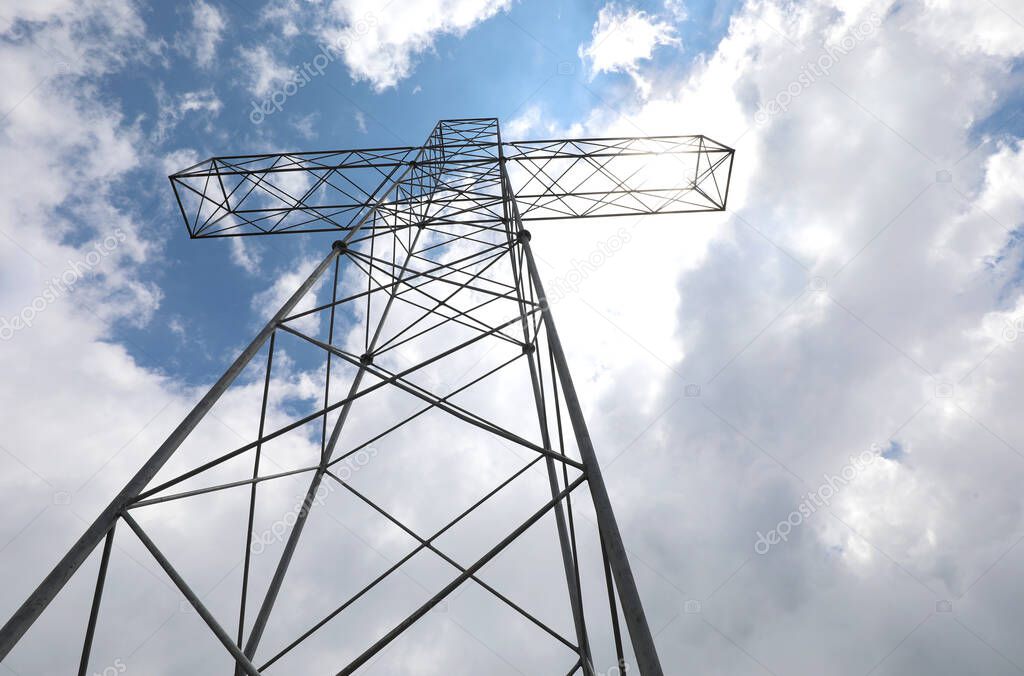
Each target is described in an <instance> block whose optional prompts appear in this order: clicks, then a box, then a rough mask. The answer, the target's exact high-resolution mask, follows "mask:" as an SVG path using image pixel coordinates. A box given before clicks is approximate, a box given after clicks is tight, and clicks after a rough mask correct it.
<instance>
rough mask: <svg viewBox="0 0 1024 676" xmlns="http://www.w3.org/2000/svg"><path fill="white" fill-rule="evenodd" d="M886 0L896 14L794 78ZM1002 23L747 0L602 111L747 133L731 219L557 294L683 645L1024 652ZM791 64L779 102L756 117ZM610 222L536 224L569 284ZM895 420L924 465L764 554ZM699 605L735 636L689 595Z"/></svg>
mask: <svg viewBox="0 0 1024 676" xmlns="http://www.w3.org/2000/svg"><path fill="white" fill-rule="evenodd" d="M873 13H874V16H877V17H878V20H877V21H878V23H881V26H880V27H878V28H877V30H872V31H869V33H870V35H869V36H868V37H867V38H866V39H864V40H861V41H859V42H858V44H857V46H856V47H855V48H854V49H852V50H850V51H849V52H848V53H846V54H845V55H841V56H839V58H838V62H837V63H835V64H834V65H833V66H832V67H831V69H830V71H829V74H828V75H826V76H821V77H818V78H817V79H816V80H815V81H814V82H813V83H810V84H807V83H806V82H801V80H800V79H799V78H801V76H802V74H804V73H806V64H808V63H809V62H814V61H815V60H816V59H817V58H818V56H819V55H820V54H822V52H823V50H824V49H825V47H823V45H831V46H836V45H839V44H841V43H842V41H843V39H844V35H846V34H847V33H848V32H849V31H852V30H856V29H857V27H858V26H871V25H875V24H876V19H875V18H873ZM999 16H1000V13H999V11H998V10H997V9H995V8H993V7H991V6H990V5H988V4H986V3H980V4H976V5H967V4H964V3H936V2H926V3H906V2H901V3H898V6H897V5H895V4H893V3H887V2H802V3H791V2H781V1H779V2H757V3H748V4H747V5H745V6H744V7H743V8H742V9H741V10H740V11H738V12H737V13H736V14H735V15H734V16H733V18H732V20H731V24H730V29H729V33H728V35H727V36H726V38H725V39H724V40H723V41H722V42H721V44H720V45H718V47H717V49H716V50H715V51H714V52H713V53H712V54H709V55H708V56H707V57H706V59H705V60H704V61H701V62H698V63H697V64H696V66H695V68H694V71H693V72H692V73H691V74H690V75H689V76H687V77H685V78H682V79H681V80H677V81H676V82H674V83H672V86H671V87H668V88H666V89H665V90H664V91H659V92H658V94H659V99H661V98H664V100H658V101H652V102H647V103H644V104H642V105H639V106H637V107H635V108H633V109H630V110H627V111H613V110H609V109H606V108H599V109H595V110H594V111H593V113H592V115H591V116H590V118H589V119H588V121H587V122H588V128H587V133H588V135H597V136H604V135H616V134H621V135H632V134H660V133H705V134H708V135H709V136H711V137H713V138H716V139H717V140H720V141H722V142H724V143H726V144H734V145H735V146H736V147H737V155H736V164H735V169H734V172H733V181H734V182H733V189H732V193H731V197H730V202H731V203H730V212H731V213H730V214H725V215H722V216H689V217H679V218H677V217H664V218H661V219H653V218H652V219H647V220H646V221H644V222H643V223H642V224H639V225H637V226H636V228H635V230H634V231H633V238H632V241H631V242H630V244H629V245H628V246H627V247H625V248H624V249H623V250H622V251H621V252H619V253H617V254H616V256H615V257H614V258H613V259H611V260H610V261H609V262H608V263H607V264H606V265H605V266H604V267H602V268H601V269H599V270H598V271H596V272H595V273H593V274H591V275H590V276H589V277H588V279H587V280H586V281H585V282H584V283H583V284H582V285H581V289H580V292H579V296H578V297H576V298H570V299H567V300H565V301H563V302H562V303H560V304H559V305H558V307H556V309H555V312H556V317H557V318H558V320H559V323H560V327H561V329H562V332H563V341H564V342H565V343H566V345H567V346H571V347H570V348H569V349H570V361H571V362H572V365H573V367H574V370H575V372H576V373H578V374H580V379H582V380H584V382H586V383H587V384H586V389H587V394H586V395H585V398H586V401H585V405H586V406H587V407H588V413H589V414H590V415H589V419H590V420H591V421H592V433H593V434H594V436H595V438H596V443H597V445H598V447H599V449H601V450H600V453H601V454H602V457H603V458H604V460H605V462H606V463H611V462H612V460H613V459H614V458H616V455H617V454H618V453H619V451H623V455H622V456H621V457H618V458H617V459H615V460H614V463H613V464H611V466H610V467H609V468H607V469H606V472H605V476H606V478H607V479H608V480H609V482H610V483H611V484H612V493H613V500H614V501H615V504H616V505H617V506H618V507H619V518H620V525H621V527H622V529H623V531H624V532H625V533H626V534H627V535H626V537H627V540H628V542H629V545H630V548H631V551H632V554H633V558H634V561H635V562H636V564H635V565H636V568H635V569H637V568H638V569H640V570H641V571H642V572H640V573H639V575H640V577H641V580H642V581H641V589H642V592H643V593H644V598H645V599H646V600H648V604H649V606H648V613H649V616H650V617H651V618H652V620H653V622H654V623H655V625H656V626H657V627H658V629H659V630H660V633H659V635H658V644H659V646H660V648H661V651H662V659H663V662H664V663H666V664H669V665H679V664H686V663H693V662H695V661H696V662H697V663H700V664H705V665H712V666H711V667H710V668H711V672H712V673H723V674H724V673H745V672H747V671H750V670H751V669H755V670H756V669H757V667H755V666H753V663H752V660H756V661H757V662H760V663H761V664H763V665H764V666H765V668H766V669H770V670H771V671H773V672H775V673H796V674H802V673H807V674H810V673H816V671H818V670H819V669H820V664H822V663H825V662H826V661H827V663H828V665H829V668H828V670H829V671H830V672H831V673H841V674H859V673H866V672H868V671H871V670H872V669H875V667H876V666H878V668H877V669H875V673H906V674H924V673H938V672H941V671H943V669H946V668H947V666H946V665H948V664H950V663H952V661H958V663H959V664H963V665H972V666H970V667H968V666H964V667H963V668H964V669H967V670H971V669H976V670H981V671H988V672H991V673H1012V671H1013V668H1012V667H1010V666H1008V664H1007V662H1006V661H1005V660H1006V659H1009V660H1012V661H1014V662H1015V663H1018V664H1019V663H1020V660H1021V659H1022V657H1024V654H1022V652H1021V649H1020V647H1019V646H1018V645H1017V644H1018V642H1017V641H1016V638H1015V636H1014V634H1013V631H1012V629H1011V627H1013V626H1015V621H1016V620H1015V619H1014V615H1013V611H1011V610H1010V608H1014V607H1017V606H1018V605H1019V604H1020V602H1021V598H1020V594H1019V593H1018V592H1017V585H1016V584H1015V583H1014V580H1013V572H1014V571H1015V570H1016V568H1017V567H1018V566H1019V551H1017V550H1016V549H1014V546H1015V544H1016V543H1017V542H1018V539H1019V537H1020V530H1021V525H1022V524H1021V518H1020V508H1019V496H1017V494H1016V493H1017V491H1016V487H1015V480H1013V479H1009V478H1008V477H1011V476H1013V477H1015V476H1017V475H1018V473H1019V472H1020V471H1021V467H1022V464H1021V463H1022V460H1021V456H1020V455H1019V452H1020V451H1021V449H1022V444H1024V427H1022V425H1021V424H1020V422H1019V420H1020V418H1019V416H1017V415H1016V414H1014V413H1013V412H1012V411H1013V410H1014V407H1015V406H1017V407H1019V406H1020V404H1021V403H1022V402H1021V399H1020V392H1019V387H1016V384H1015V383H1017V382H1019V380H1018V379H1019V377H1020V376H1019V374H1020V372H1021V364H1022V363H1024V362H1022V361H1021V359H1020V350H1021V345H1022V344H1024V343H1022V342H1021V339H1020V338H1016V339H1015V340H1013V341H1009V340H1007V339H1006V336H1014V335H1018V336H1019V335H1024V334H1021V332H1017V331H1016V328H1015V327H1016V324H1015V322H1016V319H1017V318H1018V317H1020V316H1021V309H1022V307H1024V304H1022V301H1024V297H1022V290H1021V285H1020V273H1019V270H1020V269H1021V268H1020V261H1021V259H1022V258H1024V251H1022V247H1021V244H1020V235H1019V232H1020V230H1019V228H1020V227H1021V224H1022V223H1024V195H1022V194H1021V192H1020V190H1019V189H1017V188H1015V186H1016V185H1018V184H1019V172H1020V170H1021V164H1020V163H1021V162H1022V161H1024V152H1022V148H1021V145H1020V143H1019V141H1018V140H1016V139H1014V140H1000V138H999V137H993V138H989V139H987V140H986V139H978V138H975V137H974V136H973V135H972V133H971V132H970V131H969V130H970V129H971V126H972V124H974V123H976V122H977V121H978V120H981V119H984V118H985V117H986V116H988V115H989V114H991V113H992V112H993V111H994V110H996V109H997V107H998V106H999V105H1000V104H999V103H998V102H1005V101H1006V100H1007V97H1009V96H1013V95H1014V94H1013V91H1014V79H1013V78H1012V77H1007V73H1009V72H1010V70H1009V69H1010V68H1012V66H1011V64H1012V63H1013V62H1014V60H1015V59H1019V58H1020V56H1021V54H1022V53H1024V42H1021V41H1020V40H1019V39H1018V40H1016V41H1012V40H1010V39H1009V38H1008V34H1009V32H1010V31H1011V30H1012V25H1013V23H1012V21H1009V20H1008V19H1007V17H1006V16H1005V15H1002V17H1003V18H1002V19H1001V20H1000V19H999ZM956 26H960V27H963V26H969V27H971V29H969V30H957V29H956V28H954V27H956ZM595 33H596V31H595ZM1018 35H1019V31H1018ZM783 36H785V37H783ZM794 45H796V47H794ZM927 69H939V70H941V72H943V73H944V77H943V78H937V79H932V78H921V76H920V74H921V73H922V72H925V71H926V70H927ZM638 73H639V75H640V76H641V77H643V78H648V79H654V78H655V77H656V76H658V75H660V74H659V73H658V72H657V71H656V70H654V69H651V68H650V67H649V66H643V65H640V66H638ZM658 82H661V80H660V79H659V80H658ZM794 84H795V85H796V86H794V87H793V89H794V90H795V91H797V92H798V93H797V95H796V96H794V97H792V100H791V101H790V105H789V106H788V108H787V110H786V111H785V112H781V113H779V114H777V115H774V116H772V117H770V119H768V120H767V121H762V122H759V121H758V120H757V119H755V116H756V113H757V111H758V110H759V105H760V104H763V103H765V102H768V101H771V100H773V99H775V97H776V96H777V95H778V94H779V93H780V92H785V91H787V90H788V89H789V88H790V87H791V85H794ZM995 126H996V127H997V128H998V127H999V125H998V123H997V124H996V125H995ZM1004 129H1005V128H1004ZM1003 133H1005V131H1004V132H1003ZM980 141H985V142H984V143H982V145H981V146H980V147H977V149H976V150H973V152H971V151H972V149H973V148H975V147H976V146H977V145H978V143H979V142H980ZM943 170H948V171H950V172H951V175H952V180H951V181H950V182H945V179H942V178H940V180H939V182H937V181H936V179H937V177H941V176H942V174H940V173H939V172H941V171H943ZM614 227H615V226H613V224H608V225H606V226H597V225H596V224H595V225H591V224H588V227H587V228H582V227H579V228H572V227H569V228H566V227H563V226H562V224H553V225H550V226H540V225H538V226H531V230H532V231H533V243H534V246H535V247H536V249H537V250H538V252H539V253H540V255H541V256H542V257H543V258H544V259H545V260H546V261H547V263H548V264H549V265H550V267H548V268H547V271H548V274H549V275H551V276H552V277H554V278H557V277H558V275H559V274H564V271H566V270H569V269H571V268H572V261H571V258H572V257H573V256H576V257H582V255H583V254H584V253H585V252H586V251H587V250H588V246H590V244H589V243H590V242H591V241H599V240H600V239H601V238H603V237H606V236H607V234H608V233H609V232H613V231H614V230H613V228H614ZM1015 229H1016V230H1015ZM1009 231H1015V232H1016V234H1011V233H1010V232H1009ZM581 240H582V241H581ZM794 259H795V260H794ZM851 261H852V262H851ZM815 278H820V279H821V280H823V281H824V282H825V284H824V292H822V291H819V292H815V291H814V287H813V286H812V281H813V280H814V279H815ZM1004 329H1005V330H1006V333H1005V335H1004V334H1003V331H1004ZM1000 336H1003V337H1002V338H1000ZM608 355H615V358H614V360H611V359H609V356H608ZM588 376H589V377H590V379H588ZM688 383H693V384H699V385H700V386H701V394H700V396H699V397H687V396H686V394H685V387H686V385H687V384H688ZM946 384H951V388H949V389H948V390H947V389H945V387H944V386H945V385H946ZM947 392H949V393H951V394H950V395H948V396H947ZM638 393H643V394H644V395H646V398H643V399H641V400H640V401H639V403H637V396H638ZM665 410H667V411H668V412H667V413H665V414H664V415H660V417H659V414H661V413H662V411H665ZM637 435H639V438H637ZM890 436H891V437H893V438H894V439H896V440H897V441H899V442H900V444H901V445H902V446H903V448H904V449H905V452H904V454H903V456H902V457H900V458H898V459H886V460H883V461H879V462H878V463H877V464H875V465H873V466H872V467H871V468H870V469H869V470H868V471H866V472H865V473H863V475H861V476H860V477H858V478H857V479H856V481H855V482H854V483H853V484H852V485H851V486H849V487H848V488H846V489H844V490H843V491H842V492H841V494H840V495H839V496H838V497H837V498H836V499H835V501H834V502H833V503H832V509H831V510H822V511H819V513H818V514H817V515H816V516H814V517H813V518H812V519H809V520H808V522H807V523H805V524H803V525H802V526H801V527H800V528H795V529H794V534H793V535H792V536H791V537H790V540H789V542H787V543H784V544H782V545H780V546H778V547H777V548H776V549H774V550H773V551H772V553H771V554H770V555H768V556H764V557H761V556H757V555H754V550H753V545H754V542H755V538H756V532H757V531H758V530H760V531H766V530H767V529H769V528H771V527H772V526H774V524H775V523H777V522H778V521H779V520H780V519H785V518H787V516H788V515H789V513H790V512H791V511H792V510H793V509H795V508H796V507H797V506H798V505H799V504H800V501H801V499H802V496H803V495H804V494H806V492H807V491H808V490H810V489H812V488H813V487H815V486H817V485H818V484H819V483H821V482H822V474H823V473H834V472H838V471H839V469H840V468H841V467H842V466H843V465H844V464H845V462H846V460H845V459H846V457H847V456H848V455H849V454H851V453H857V452H860V451H862V450H864V449H867V448H869V446H870V444H872V443H881V442H885V441H886V440H887V439H889V438H890ZM794 473H795V474H796V475H799V477H801V479H802V480H801V479H798V478H796V477H794V476H793V474H794ZM666 477H672V479H671V480H668V481H666ZM723 486H730V487H732V488H730V489H728V490H726V491H724V492H723V491H722V490H721V487H723ZM668 523H671V524H673V526H671V527H670V530H671V531H672V536H671V537H672V538H673V542H672V543H671V544H667V543H666V539H665V532H666V526H665V524H668ZM695 559H699V560H695ZM651 569H653V570H655V571H657V574H655V573H651V572H650V571H651ZM734 573H735V574H734ZM976 581H977V583H976V584H975V582H976ZM972 585H973V586H972ZM688 597H693V598H698V599H702V600H703V605H702V612H701V616H702V617H703V618H704V619H705V620H706V621H707V623H710V625H711V626H712V627H714V628H713V629H712V628H711V627H709V626H708V624H706V623H705V622H701V621H690V619H691V618H689V617H687V616H686V615H685V614H681V613H680V608H681V605H682V603H683V602H684V600H685V599H686V598H688ZM939 599H951V600H952V605H953V609H954V611H953V612H954V613H955V614H956V619H957V621H958V622H960V623H961V625H960V626H957V625H956V624H955V623H954V624H950V623H949V622H947V619H948V618H949V617H950V616H949V615H945V614H943V613H942V612H936V600H939ZM880 607H884V608H885V609H886V611H885V613H883V614H881V615H880V614H879V613H878V608H880ZM673 618H674V619H673ZM925 618H927V620H926V621H925V622H924V623H923V624H922V625H921V627H920V629H918V630H917V631H916V632H913V630H914V629H915V627H916V626H918V624H919V623H921V622H922V620H925ZM949 629H955V631H949ZM719 632H720V633H719ZM972 633H973V634H974V635H972ZM723 634H724V636H725V637H727V638H723ZM908 635H909V638H908V639H907V640H906V641H905V642H904V641H903V639H904V638H905V637H908ZM978 636H980V637H982V638H983V639H984V642H980V641H979V640H978V638H977V637H978ZM986 643H987V644H988V645H986ZM732 645H738V646H742V652H741V651H740V650H737V649H735V648H734V647H731V646H732ZM989 646H991V648H990V647H989ZM993 649H994V650H995V651H998V652H993ZM1000 655H1002V656H1005V657H1001V656H1000ZM887 656H888V657H887ZM955 669H956V668H954V670H955ZM762 673H763V672H762Z"/></svg>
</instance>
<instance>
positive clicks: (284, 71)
mask: <svg viewBox="0 0 1024 676" xmlns="http://www.w3.org/2000/svg"><path fill="white" fill-rule="evenodd" d="M238 53H239V55H240V56H241V61H242V67H243V69H245V73H244V75H243V78H244V79H245V82H246V84H247V86H248V88H249V91H250V93H252V94H253V96H256V97H258V98H266V97H267V96H269V95H270V94H271V93H272V92H273V91H274V90H275V89H277V88H279V87H280V86H281V85H283V84H284V83H285V82H288V81H289V80H291V79H292V78H293V77H294V75H295V72H294V71H293V70H292V69H291V68H289V67H288V66H286V65H284V64H282V63H280V62H279V61H278V60H277V58H276V57H275V56H274V53H273V52H272V51H271V50H270V48H269V47H267V46H266V45H257V46H255V47H242V48H240V49H239V50H238Z"/></svg>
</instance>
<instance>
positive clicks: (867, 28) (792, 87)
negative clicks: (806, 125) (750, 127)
mask: <svg viewBox="0 0 1024 676" xmlns="http://www.w3.org/2000/svg"><path fill="white" fill-rule="evenodd" d="M881 25H882V17H881V15H879V14H878V13H877V12H871V14H870V15H869V16H868V18H867V19H865V20H864V21H861V22H860V23H859V24H857V25H856V26H854V27H853V28H851V29H850V30H849V31H847V32H846V34H845V35H843V37H842V38H840V39H839V40H838V41H837V42H835V43H833V44H828V45H825V47H824V49H823V50H822V51H821V53H820V54H819V55H818V57H817V58H816V59H813V60H811V61H808V62H807V63H806V64H804V65H803V66H801V67H800V72H799V74H798V75H797V76H796V77H795V78H794V79H793V80H792V81H791V82H790V83H789V84H788V85H787V86H786V87H785V88H783V89H781V90H779V92H778V93H776V94H775V96H773V97H772V98H771V99H769V100H768V102H767V103H764V104H762V105H761V106H760V107H759V108H758V110H757V112H756V113H754V122H755V123H756V124H758V125H763V124H765V123H766V122H768V120H770V119H771V118H773V117H775V116H776V115H779V114H781V113H784V112H786V111H787V110H789V106H790V105H792V103H793V101H794V100H795V99H797V98H798V97H799V96H800V95H801V94H803V93H804V92H805V91H807V89H809V88H810V87H812V86H813V85H814V84H815V83H816V82H818V80H821V79H823V78H827V77H828V76H829V73H830V72H831V71H832V69H833V68H835V67H836V65H837V64H838V63H839V62H840V61H841V60H842V59H843V57H845V56H846V55H847V54H849V53H850V52H852V51H853V50H854V49H856V47H857V45H859V44H860V43H862V42H864V41H865V40H867V39H868V38H870V37H871V36H872V35H874V34H875V32H876V31H877V30H878V27H879V26H881Z"/></svg>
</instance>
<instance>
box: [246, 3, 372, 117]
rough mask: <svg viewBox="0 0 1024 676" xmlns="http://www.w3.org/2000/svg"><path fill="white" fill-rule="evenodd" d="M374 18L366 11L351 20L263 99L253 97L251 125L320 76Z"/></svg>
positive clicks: (277, 109) (250, 114)
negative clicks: (339, 33) (343, 30)
mask: <svg viewBox="0 0 1024 676" xmlns="http://www.w3.org/2000/svg"><path fill="white" fill-rule="evenodd" d="M376 25H377V17H376V16H374V15H373V14H365V15H364V16H363V18H362V19H359V20H358V21H356V22H355V23H353V24H352V25H351V26H349V28H348V29H347V30H346V31H345V32H343V33H342V34H341V35H339V36H338V37H337V38H336V39H335V40H334V41H333V42H330V43H326V42H322V43H320V50H319V52H317V55H316V56H314V57H313V58H312V59H310V60H309V61H303V63H302V65H301V66H296V67H295V68H294V69H292V72H291V77H290V78H288V79H287V80H285V81H284V82H282V83H281V84H279V85H278V87H277V89H275V90H274V91H273V92H271V93H270V95H269V96H266V97H264V99H263V100H262V101H256V100H255V99H253V100H252V101H251V102H250V103H251V104H252V110H250V111H249V121H250V122H252V123H253V124H261V123H262V122H263V120H265V119H267V117H269V116H270V115H273V114H274V113H279V112H281V110H283V109H284V104H285V102H286V101H287V100H288V99H290V98H291V97H293V96H295V94H296V93H298V91H299V90H300V89H302V88H303V87H305V86H306V85H308V84H309V83H310V82H312V81H313V80H314V79H316V78H318V77H320V76H321V75H323V74H324V71H326V70H327V66H329V65H331V64H332V63H334V61H335V60H336V59H337V58H338V56H339V55H340V54H342V53H343V52H344V51H345V50H347V49H348V48H349V47H351V46H352V43H353V42H354V41H355V40H356V39H359V38H361V37H363V36H365V35H366V34H367V33H369V32H370V29H372V28H374V27H376Z"/></svg>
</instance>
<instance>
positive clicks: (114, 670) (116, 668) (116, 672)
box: [92, 658, 128, 676]
mask: <svg viewBox="0 0 1024 676" xmlns="http://www.w3.org/2000/svg"><path fill="white" fill-rule="evenodd" d="M126 671H128V665H127V664H125V663H124V661H123V660H121V659H120V658H119V659H116V660H114V662H113V664H111V665H110V666H108V667H106V668H105V669H104V670H103V671H94V672H92V673H93V676H120V674H123V673H125V672H126Z"/></svg>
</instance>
